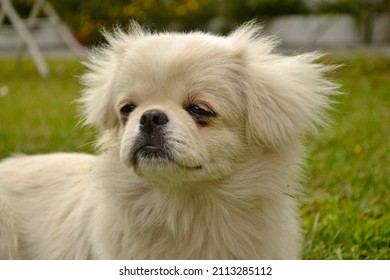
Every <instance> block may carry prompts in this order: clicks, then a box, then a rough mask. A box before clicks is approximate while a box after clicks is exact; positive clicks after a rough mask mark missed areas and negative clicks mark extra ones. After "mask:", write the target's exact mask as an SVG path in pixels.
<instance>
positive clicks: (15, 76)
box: [0, 57, 390, 259]
mask: <svg viewBox="0 0 390 280" xmlns="http://www.w3.org/2000/svg"><path fill="white" fill-rule="evenodd" d="M325 62H326V63H343V64H344V67H342V68H341V69H339V70H338V71H337V72H336V73H335V74H333V76H334V77H333V78H334V79H335V80H336V81H338V82H339V83H341V84H342V85H343V88H342V89H343V90H344V91H346V92H347V93H348V94H347V95H343V96H340V97H339V98H338V99H339V100H338V101H339V102H340V103H339V104H338V105H337V106H336V107H337V108H336V109H337V110H336V111H334V112H333V113H332V114H333V116H334V119H335V120H336V121H335V125H334V126H333V127H332V128H331V129H330V130H329V131H327V132H326V135H325V136H324V138H323V139H322V140H315V141H311V142H310V148H311V153H310V156H309V168H308V169H309V170H308V174H309V175H308V181H307V184H306V194H305V199H304V204H303V207H302V211H301V212H302V216H303V218H304V222H303V226H304V230H305V236H306V240H305V247H304V255H303V257H304V258H305V259H390V94H389V92H390V60H389V59H385V58H381V57H357V58H352V59H334V58H332V57H327V58H325ZM0 65H1V67H0V158H3V157H6V156H10V155H11V154H12V153H15V152H16V153H27V154H32V153H46V152H54V151H77V152H92V151H93V147H92V146H93V145H92V144H91V143H92V142H93V141H94V138H93V132H90V131H89V130H87V129H84V128H81V127H78V126H77V122H78V120H77V118H75V116H76V115H77V114H78V107H77V105H76V104H75V103H74V102H73V101H74V99H75V98H77V96H78V95H79V92H80V86H79V84H78V80H77V78H76V76H77V75H79V74H81V73H82V70H83V67H82V66H81V65H80V63H78V62H75V61H66V60H51V61H50V67H51V70H52V75H51V77H50V78H49V79H46V80H45V79H41V78H40V77H39V76H38V74H37V72H36V70H35V68H34V66H33V64H32V62H31V61H26V62H25V63H24V64H23V68H22V69H19V70H18V71H15V70H14V69H13V63H12V61H11V60H9V59H8V60H7V59H0Z"/></svg>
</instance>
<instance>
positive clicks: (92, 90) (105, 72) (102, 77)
mask: <svg viewBox="0 0 390 280" xmlns="http://www.w3.org/2000/svg"><path fill="white" fill-rule="evenodd" d="M145 34H146V31H144V30H143V29H142V28H141V27H140V26H139V25H138V24H137V23H136V22H131V26H130V31H129V32H128V33H127V32H124V31H122V30H121V29H120V28H119V27H118V28H117V29H116V30H115V31H114V32H112V33H109V32H107V31H103V35H104V37H105V39H106V40H107V44H106V45H104V46H102V47H99V48H96V49H94V50H93V51H92V52H91V53H90V56H89V61H88V62H86V63H84V64H85V65H86V67H87V72H86V73H85V74H84V75H82V77H81V82H82V84H83V85H84V90H83V93H82V96H81V98H80V99H79V100H78V102H79V103H80V104H81V106H82V117H83V122H84V124H87V125H92V126H95V127H97V128H99V129H100V130H101V131H102V130H109V129H112V128H114V127H116V126H117V125H118V123H119V122H118V118H117V116H116V114H115V105H116V100H115V79H116V77H117V75H118V71H119V68H120V63H121V58H122V54H123V53H124V52H125V51H126V48H127V47H128V46H129V45H131V43H132V42H133V41H134V40H136V39H137V38H138V37H141V36H144V35H145Z"/></svg>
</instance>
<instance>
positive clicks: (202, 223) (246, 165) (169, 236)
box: [0, 23, 337, 259]
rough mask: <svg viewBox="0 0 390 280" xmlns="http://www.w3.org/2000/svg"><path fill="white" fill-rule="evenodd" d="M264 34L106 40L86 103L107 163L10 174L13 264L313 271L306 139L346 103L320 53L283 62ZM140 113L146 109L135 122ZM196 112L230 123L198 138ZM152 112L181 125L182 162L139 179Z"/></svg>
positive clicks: (39, 162) (1, 213)
mask: <svg viewBox="0 0 390 280" xmlns="http://www.w3.org/2000/svg"><path fill="white" fill-rule="evenodd" d="M259 31H260V28H259V26H257V25H256V24H254V23H249V24H246V25H243V26H242V27H240V28H239V29H237V30H236V31H234V32H233V33H232V34H230V35H229V36H226V37H223V36H215V35H211V34H205V33H201V32H193V33H188V34H180V33H169V32H167V33H159V34H158V33H152V32H149V31H145V30H142V29H141V28H140V27H139V26H138V25H137V24H136V23H133V24H132V31H131V32H130V33H124V32H122V31H116V32H115V33H114V34H106V37H107V39H108V42H109V43H108V45H107V46H105V47H103V48H101V49H98V50H96V51H95V53H93V54H92V55H91V58H90V62H89V63H88V64H87V66H88V67H89V71H88V72H87V73H86V74H85V75H84V76H83V79H82V81H83V83H84V85H85V90H84V92H83V95H82V97H81V99H80V102H81V104H82V106H83V110H84V120H85V123H86V124H88V125H93V126H96V127H98V128H99V130H100V132H101V137H100V142H99V143H100V144H99V147H100V152H99V155H97V156H92V155H84V154H60V153H59V154H52V155H37V156H26V157H16V158H11V159H7V160H5V161H3V162H2V163H1V164H0V258H24V259H296V258H299V257H300V255H301V242H302V234H301V230H300V222H299V212H298V206H299V205H298V202H297V199H296V197H297V195H299V189H300V184H299V181H300V180H301V177H302V171H301V169H302V167H303V165H304V159H305V151H304V148H303V141H304V136H305V135H306V134H308V133H316V131H317V127H318V126H325V125H326V124H327V123H328V120H327V118H326V114H325V110H326V109H327V108H328V107H329V104H330V100H329V96H330V95H332V94H335V93H336V92H337V91H336V86H335V85H334V84H333V83H331V82H330V81H328V80H327V79H326V78H325V77H324V74H325V73H326V72H327V71H328V70H329V68H328V67H326V66H323V65H321V64H317V63H315V62H314V61H315V60H316V59H318V57H319V56H318V55H317V54H305V55H296V56H284V55H280V54H276V53H275V52H274V47H275V42H274V41H273V40H272V39H270V38H268V37H263V36H261V35H260V34H259ZM194 100H195V101H194ZM126 102H132V103H134V104H136V105H137V107H136V109H135V110H134V111H133V112H132V113H131V114H130V116H129V118H128V120H127V121H124V120H123V119H121V115H120V112H119V110H120V106H121V104H124V103H126ZM188 102H204V103H207V104H209V105H210V106H211V107H212V109H213V110H214V111H215V112H216V116H215V117H214V118H213V119H212V120H211V121H210V123H209V125H207V126H200V125H197V124H196V123H195V121H194V120H193V118H192V117H191V116H190V115H189V114H188V113H187V111H186V110H185V104H186V103H188ZM150 109H158V110H160V111H163V112H164V113H165V114H166V115H167V116H168V118H169V122H168V124H167V127H166V135H167V143H168V144H169V149H170V151H171V153H172V157H173V160H172V161H171V162H165V161H161V160H159V159H156V160H148V159H144V158H141V159H140V160H139V162H138V164H137V165H136V166H133V164H131V161H130V158H129V155H130V151H131V148H132V147H133V146H134V145H135V143H136V141H137V136H138V134H139V122H140V118H141V115H142V114H143V113H144V112H146V111H147V110H150ZM200 166H201V168H200Z"/></svg>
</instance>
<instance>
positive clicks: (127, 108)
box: [120, 103, 136, 119]
mask: <svg viewBox="0 0 390 280" xmlns="http://www.w3.org/2000/svg"><path fill="white" fill-rule="evenodd" d="M135 107H136V106H135V105H134V104H133V103H127V104H125V105H123V106H122V107H121V109H120V112H121V115H122V117H124V118H125V119H127V118H128V117H129V115H130V113H131V112H133V111H134V109H135Z"/></svg>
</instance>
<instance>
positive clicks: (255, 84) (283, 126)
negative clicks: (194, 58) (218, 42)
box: [230, 23, 338, 147]
mask: <svg viewBox="0 0 390 280" xmlns="http://www.w3.org/2000/svg"><path fill="white" fill-rule="evenodd" d="M260 29H261V28H259V27H258V26H256V24H254V23H249V24H247V25H244V26H243V27H241V28H239V29H238V30H237V31H235V32H234V33H233V34H232V35H230V36H231V37H230V38H231V39H232V40H234V41H235V43H236V46H237V47H236V49H237V50H238V51H239V56H240V59H241V60H242V61H243V63H244V64H243V65H244V66H243V67H244V68H245V77H246V78H245V79H246V85H245V91H246V92H245V96H246V98H247V127H246V134H247V139H248V142H249V144H250V145H259V144H260V145H265V146H271V147H279V146H282V145H285V144H287V143H288V142H290V141H293V140H295V139H298V138H300V137H302V136H303V135H304V134H306V133H317V132H318V127H321V126H326V125H327V124H328V122H329V120H328V118H327V114H326V111H327V109H328V108H329V107H330V104H331V103H332V101H331V100H330V96H331V95H334V94H337V93H338V91H337V88H338V87H337V85H335V84H334V83H333V82H331V81H329V80H328V79H327V78H326V77H325V75H326V73H327V72H328V71H329V70H331V69H334V67H331V66H325V65H322V64H319V63H315V61H317V60H318V58H319V57H320V55H318V54H316V53H311V54H304V55H296V56H283V55H278V54H275V53H273V50H274V47H275V41H274V40H272V39H270V38H269V37H268V38H267V37H263V36H260V35H259V31H260Z"/></svg>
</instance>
